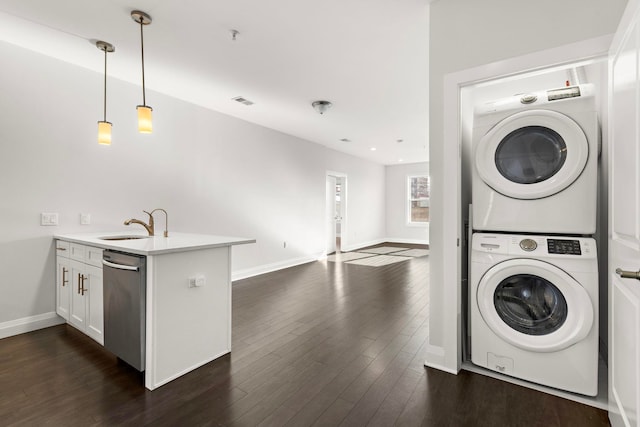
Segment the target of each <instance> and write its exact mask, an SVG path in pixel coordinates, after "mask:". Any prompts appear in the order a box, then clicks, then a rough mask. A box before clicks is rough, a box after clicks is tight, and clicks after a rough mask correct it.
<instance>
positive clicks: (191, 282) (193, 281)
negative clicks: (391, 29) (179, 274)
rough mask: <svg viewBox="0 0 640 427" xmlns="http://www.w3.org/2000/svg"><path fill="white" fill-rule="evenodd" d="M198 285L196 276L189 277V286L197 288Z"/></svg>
mask: <svg viewBox="0 0 640 427" xmlns="http://www.w3.org/2000/svg"><path fill="white" fill-rule="evenodd" d="M196 286H197V285H196V278H195V277H189V287H190V288H195V287H196Z"/></svg>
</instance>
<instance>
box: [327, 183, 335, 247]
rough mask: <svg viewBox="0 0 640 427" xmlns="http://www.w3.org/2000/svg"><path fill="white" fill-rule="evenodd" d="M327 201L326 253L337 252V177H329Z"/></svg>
mask: <svg viewBox="0 0 640 427" xmlns="http://www.w3.org/2000/svg"><path fill="white" fill-rule="evenodd" d="M326 197H327V200H326V203H325V218H326V220H325V221H326V224H327V225H326V236H327V242H326V248H327V249H326V253H327V255H328V254H331V253H333V252H335V251H336V177H335V176H331V175H327V194H326Z"/></svg>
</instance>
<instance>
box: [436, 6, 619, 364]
mask: <svg viewBox="0 0 640 427" xmlns="http://www.w3.org/2000/svg"><path fill="white" fill-rule="evenodd" d="M625 5H626V0H592V1H589V2H586V3H585V2H584V1H582V0H566V1H562V2H557V1H554V0H540V1H536V2H529V1H524V0H518V1H513V0H487V1H482V2H478V1H475V0H439V1H435V2H433V3H432V4H431V8H430V34H429V40H430V42H429V49H430V50H429V52H430V58H429V64H430V66H429V93H430V102H429V111H430V113H429V123H430V129H429V138H430V151H429V157H430V165H431V178H432V186H431V233H430V243H431V278H430V283H431V288H430V297H431V301H432V303H431V313H430V322H429V325H430V328H429V354H428V357H427V363H428V364H430V365H432V366H439V367H441V368H443V369H446V370H449V371H456V370H457V368H458V362H457V357H458V356H457V355H455V354H447V351H448V349H449V348H450V347H449V344H448V343H451V342H452V340H453V342H454V347H456V348H457V344H455V340H457V338H456V337H455V330H454V331H452V330H451V328H452V325H455V324H456V323H457V321H456V319H455V316H456V314H455V310H460V308H459V307H450V306H447V302H448V299H447V296H446V293H445V292H444V289H447V288H451V287H453V286H459V285H460V283H455V281H456V279H455V277H456V274H445V271H448V272H451V271H454V272H455V271H459V268H460V265H459V264H458V265H456V263H455V262H454V261H453V260H458V263H459V248H458V247H457V244H456V240H457V238H459V237H460V234H461V227H460V226H459V223H458V222H457V221H456V222H455V223H454V222H452V221H450V218H451V216H452V215H455V216H456V217H457V218H460V214H461V212H460V210H461V207H460V206H459V203H460V200H459V198H458V199H456V198H451V197H448V194H451V192H454V193H457V192H458V191H459V183H458V181H457V180H456V179H454V180H447V179H446V178H447V177H448V176H449V175H448V173H447V171H451V170H455V169H457V168H456V165H455V162H456V160H457V158H456V157H457V156H455V155H453V156H449V153H450V152H451V150H447V147H451V144H453V145H454V146H455V145H457V140H456V139H457V138H458V135H457V134H456V133H455V132H453V133H452V134H448V138H449V139H448V140H445V132H444V117H445V108H446V107H445V106H448V107H449V108H454V109H456V111H454V112H450V111H449V110H447V111H449V113H451V114H454V115H456V114H457V109H458V107H459V106H458V100H456V99H450V100H445V99H444V83H445V78H446V76H447V75H448V74H450V73H454V72H457V71H462V70H467V69H470V68H473V67H477V66H480V65H484V64H492V63H496V62H498V61H501V60H505V59H508V58H513V57H516V56H520V55H525V54H528V53H532V52H537V51H542V50H545V49H550V48H554V47H557V46H562V45H565V44H569V43H572V42H578V41H581V40H587V39H592V38H595V37H598V36H601V35H605V34H611V33H613V32H614V31H615V28H616V27H617V24H618V21H619V19H620V17H621V15H622V12H623V10H624V7H625ZM567 17H571V19H567ZM525 24H530V25H529V26H526V25H525ZM445 168H446V169H445ZM452 279H453V281H454V283H452ZM458 279H459V278H458ZM451 313H454V314H453V316H454V318H453V319H452V318H451V316H448V314H451ZM457 315H459V311H458V314H457ZM452 320H453V321H452ZM452 333H453V337H452V336H451V335H452Z"/></svg>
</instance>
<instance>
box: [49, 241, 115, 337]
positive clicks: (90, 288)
mask: <svg viewBox="0 0 640 427" xmlns="http://www.w3.org/2000/svg"><path fill="white" fill-rule="evenodd" d="M57 242H58V244H57V245H56V248H57V249H58V262H57V264H58V269H59V270H60V271H59V273H58V274H59V276H58V281H59V282H60V284H59V285H58V289H57V296H58V299H57V307H58V308H57V312H58V314H60V315H61V316H62V317H64V318H65V319H66V320H67V322H68V323H69V324H70V325H72V326H74V327H76V328H78V329H79V330H81V331H82V332H84V333H85V334H87V335H89V336H90V337H91V338H93V339H94V340H96V341H97V342H99V343H100V344H104V334H103V325H104V309H103V295H102V249H98V248H94V247H91V246H85V245H79V244H76V243H68V242H64V241H60V240H58V241H57ZM65 243H66V244H67V245H68V249H67V250H66V251H64V250H62V249H60V247H59V246H58V245H59V244H65ZM61 253H68V256H69V257H68V258H67V259H66V261H65V260H64V255H61ZM65 281H66V283H65Z"/></svg>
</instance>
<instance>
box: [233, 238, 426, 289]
mask: <svg viewBox="0 0 640 427" xmlns="http://www.w3.org/2000/svg"><path fill="white" fill-rule="evenodd" d="M381 243H408V244H415V245H428V244H429V241H428V240H419V239H395V238H394V239H392V238H385V239H376V240H371V241H369V242H364V243H357V244H355V245H349V246H343V247H342V248H341V251H342V252H352V251H357V250H358V249H362V248H366V247H369V246H374V245H379V244H381ZM323 258H326V255H325V254H322V253H320V254H317V255H311V256H305V257H300V258H293V259H288V260H284V261H279V262H274V263H272V264H265V265H259V266H256V267H251V268H246V269H243V270H238V271H233V272H232V273H231V281H235V280H241V279H247V278H249V277H253V276H258V275H260V274H265V273H271V272H273V271H277V270H282V269H285V268H289V267H295V266H296V265H301V264H306V263H308V262H313V261H317V260H319V259H323Z"/></svg>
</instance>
